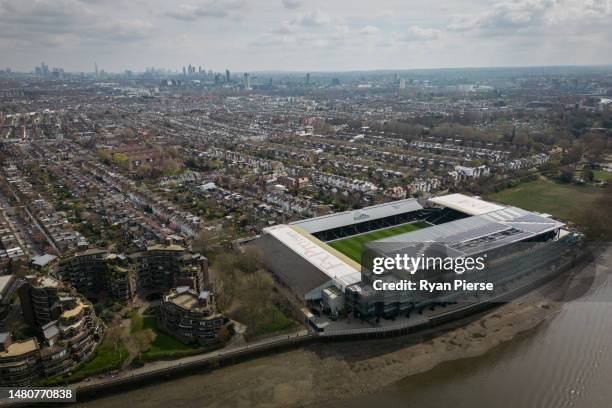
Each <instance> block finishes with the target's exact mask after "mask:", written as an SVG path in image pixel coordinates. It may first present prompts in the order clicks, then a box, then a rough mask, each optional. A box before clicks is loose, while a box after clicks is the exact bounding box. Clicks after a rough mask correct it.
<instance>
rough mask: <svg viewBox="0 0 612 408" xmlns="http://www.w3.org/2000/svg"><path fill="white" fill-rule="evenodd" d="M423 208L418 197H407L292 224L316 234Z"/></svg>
mask: <svg viewBox="0 0 612 408" xmlns="http://www.w3.org/2000/svg"><path fill="white" fill-rule="evenodd" d="M421 209H423V207H422V206H421V204H419V203H418V201H417V200H416V199H414V198H407V199H405V200H399V201H392V202H390V203H385V204H379V205H374V206H371V207H365V208H362V209H360V210H353V211H344V212H341V213H335V214H329V215H324V216H321V217H316V218H310V219H307V220H303V221H296V222H293V223H291V225H296V226H298V227H300V228H303V229H304V230H305V231H307V232H309V233H310V234H315V233H317V232H320V231H327V230H331V229H334V228H338V227H344V226H348V225H353V224H358V223H360V222H365V221H372V220H377V219H380V218H385V217H390V216H393V215H399V214H404V213H407V212H411V211H417V210H421Z"/></svg>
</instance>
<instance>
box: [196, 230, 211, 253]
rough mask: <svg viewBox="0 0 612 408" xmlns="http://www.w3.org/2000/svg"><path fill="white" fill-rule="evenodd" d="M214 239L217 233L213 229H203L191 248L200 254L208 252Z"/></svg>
mask: <svg viewBox="0 0 612 408" xmlns="http://www.w3.org/2000/svg"><path fill="white" fill-rule="evenodd" d="M214 239H215V234H213V233H212V231H209V230H207V229H202V230H201V231H200V232H199V233H198V235H197V236H196V237H195V238H194V239H193V241H192V242H191V250H192V251H193V252H197V253H200V254H206V253H207V252H208V250H209V249H210V247H211V245H212V243H213V241H214Z"/></svg>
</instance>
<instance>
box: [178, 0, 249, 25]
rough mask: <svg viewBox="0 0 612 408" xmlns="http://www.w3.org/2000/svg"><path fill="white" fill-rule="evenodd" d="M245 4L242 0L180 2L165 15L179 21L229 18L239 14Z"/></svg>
mask: <svg viewBox="0 0 612 408" xmlns="http://www.w3.org/2000/svg"><path fill="white" fill-rule="evenodd" d="M245 4H246V3H245V1H244V0H211V1H208V2H205V3H201V4H198V5H193V4H181V5H179V6H178V7H175V8H173V9H171V10H168V11H167V12H166V15H167V16H168V17H172V18H174V19H176V20H181V21H196V20H201V19H207V18H219V19H223V18H231V17H237V16H239V15H240V14H241V13H242V11H243V8H244V6H245Z"/></svg>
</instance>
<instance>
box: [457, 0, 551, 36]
mask: <svg viewBox="0 0 612 408" xmlns="http://www.w3.org/2000/svg"><path fill="white" fill-rule="evenodd" d="M556 4H557V1H556V0H518V1H503V2H499V3H495V4H493V6H492V7H491V10H488V11H486V12H483V13H481V14H478V15H476V16H470V17H464V18H461V19H458V20H456V21H454V22H453V23H452V24H450V25H449V27H448V28H449V30H452V31H470V30H481V31H486V32H487V33H488V34H494V33H496V32H504V31H508V30H520V29H524V28H538V27H540V25H541V24H542V23H543V22H544V17H545V15H546V13H547V12H548V11H550V10H551V9H552V8H554V7H555V5H556Z"/></svg>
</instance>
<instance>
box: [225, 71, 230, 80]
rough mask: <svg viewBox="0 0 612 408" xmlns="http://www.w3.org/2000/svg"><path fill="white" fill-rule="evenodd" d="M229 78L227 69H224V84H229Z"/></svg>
mask: <svg viewBox="0 0 612 408" xmlns="http://www.w3.org/2000/svg"><path fill="white" fill-rule="evenodd" d="M230 78H231V76H230V72H229V69H226V70H225V82H228V83H229V81H230Z"/></svg>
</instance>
